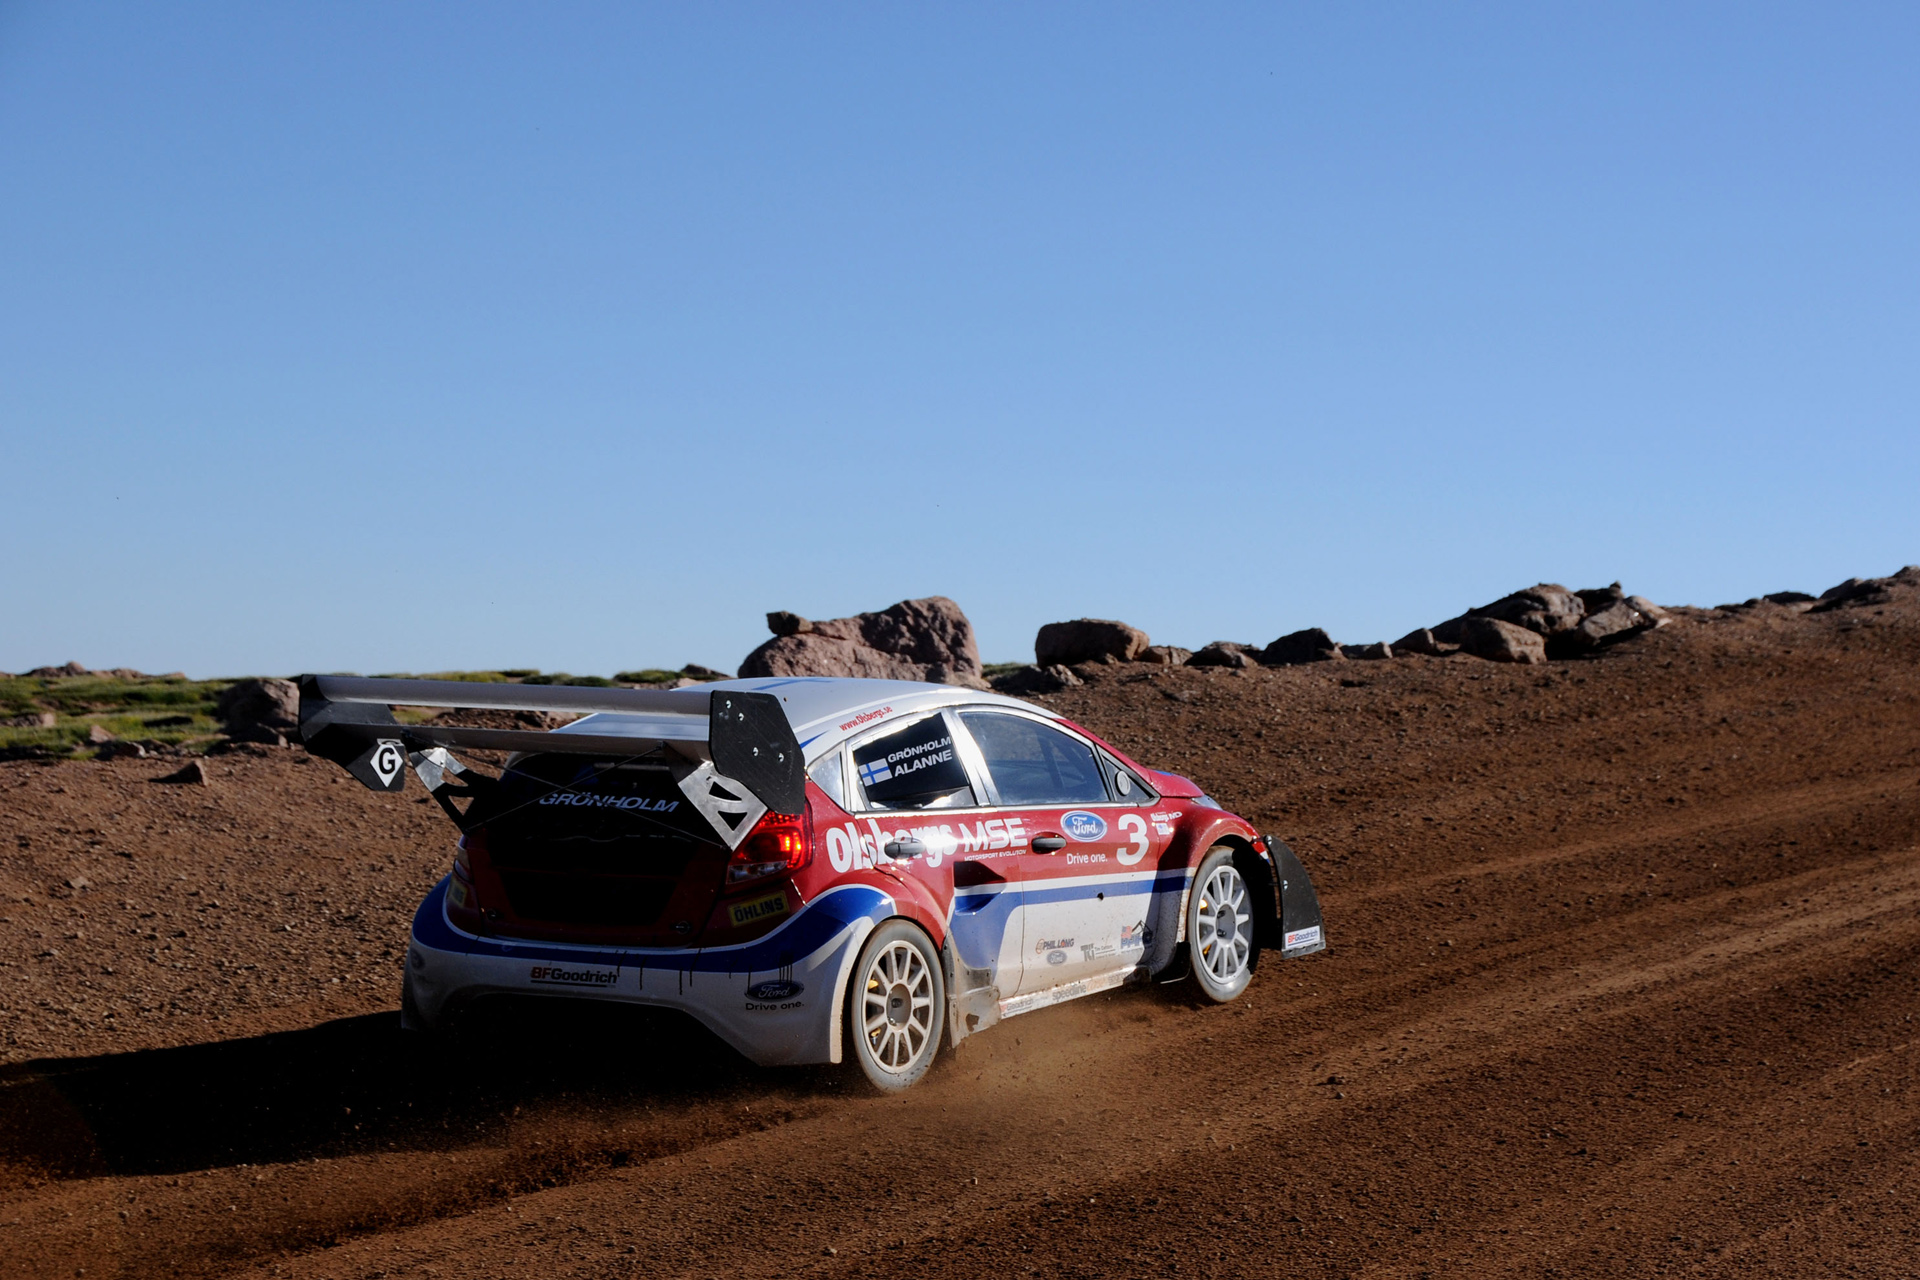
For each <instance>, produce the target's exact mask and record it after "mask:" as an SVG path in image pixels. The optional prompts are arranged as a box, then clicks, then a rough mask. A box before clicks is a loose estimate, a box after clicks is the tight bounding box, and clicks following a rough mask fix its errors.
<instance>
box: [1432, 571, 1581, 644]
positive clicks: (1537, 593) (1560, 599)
mask: <svg viewBox="0 0 1920 1280" xmlns="http://www.w3.org/2000/svg"><path fill="white" fill-rule="evenodd" d="M1586 614H1587V605H1586V601H1585V600H1583V599H1582V598H1581V597H1580V595H1578V594H1577V593H1575V592H1572V591H1569V590H1567V589H1566V588H1565V587H1563V586H1561V585H1560V584H1559V583H1556V582H1543V583H1541V584H1540V585H1538V586H1534V587H1528V588H1527V589H1526V590H1524V591H1516V592H1514V593H1513V594H1512V595H1510V596H1502V597H1500V598H1499V599H1498V600H1495V601H1494V602H1493V603H1492V604H1483V605H1481V606H1480V607H1479V608H1478V609H1469V610H1467V616H1468V617H1469V618H1496V619H1498V620H1499V621H1501V622H1510V623H1512V624H1513V625H1514V626H1517V627H1525V628H1526V629H1527V630H1529V631H1531V632H1533V633H1534V634H1536V635H1542V636H1551V635H1557V634H1559V633H1560V632H1562V631H1571V630H1573V629H1574V628H1575V627H1577V626H1579V625H1580V619H1582V618H1584V617H1585V616H1586ZM1435 634H1436V635H1437V634H1438V631H1437V629H1436V632H1435Z"/></svg>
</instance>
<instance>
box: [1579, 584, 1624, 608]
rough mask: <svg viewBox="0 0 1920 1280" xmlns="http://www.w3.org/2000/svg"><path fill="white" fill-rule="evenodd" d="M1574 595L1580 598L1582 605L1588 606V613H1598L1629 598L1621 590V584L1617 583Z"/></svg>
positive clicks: (1592, 588)
mask: <svg viewBox="0 0 1920 1280" xmlns="http://www.w3.org/2000/svg"><path fill="white" fill-rule="evenodd" d="M1573 594H1575V595H1577V596H1579V597H1580V603H1581V604H1583V605H1585V606H1586V611H1587V612H1588V613H1598V612H1600V611H1601V610H1602V609H1607V608H1611V607H1612V606H1614V605H1616V604H1618V603H1620V602H1621V601H1622V600H1625V599H1626V598H1627V593H1626V592H1625V591H1623V590H1621V589H1620V584H1619V583H1617V582H1616V583H1614V584H1613V585H1612V586H1610V587H1589V588H1588V589H1586V590H1584V591H1576V592H1574V593H1573Z"/></svg>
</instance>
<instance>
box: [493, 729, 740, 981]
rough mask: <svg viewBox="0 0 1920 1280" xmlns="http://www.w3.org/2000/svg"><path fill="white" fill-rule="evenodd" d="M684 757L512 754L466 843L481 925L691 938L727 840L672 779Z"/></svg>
mask: <svg viewBox="0 0 1920 1280" xmlns="http://www.w3.org/2000/svg"><path fill="white" fill-rule="evenodd" d="M687 767H688V766H686V765H684V764H670V763H666V762H659V763H656V762H648V761H642V762H637V763H636V762H621V763H618V764H615V763H609V762H605V761H595V760H594V759H592V758H591V757H588V756H578V755H558V754H554V755H533V756H527V757H525V758H523V759H520V760H516V761H514V762H513V764H512V765H511V766H510V767H509V768H508V769H507V770H506V771H505V772H504V773H503V774H501V776H500V785H499V787H498V789H497V790H495V791H494V792H493V794H492V795H490V796H489V797H488V804H487V813H486V815H485V817H484V819H483V821H482V823H481V825H480V827H479V828H478V830H477V832H476V833H475V834H477V835H478V837H479V838H478V839H469V841H468V846H469V858H470V860H471V862H472V865H473V871H474V882H475V888H476V889H477V890H478V892H479V898H480V905H481V906H482V908H483V909H485V911H486V915H487V927H488V928H489V929H490V930H491V931H492V932H494V933H502V934H512V935H517V936H520V937H529V938H556V939H567V940H572V941H581V942H602V943H612V944H626V945H634V946H649V947H674V946H691V945H693V944H695V943H696V942H698V940H699V937H700V932H701V929H702V928H703V927H704V926H705V923H706V920H707V917H708V916H709V915H710V914H711V913H712V911H713V903H714V899H715V898H716V897H718V896H719V892H720V885H721V881H722V878H723V877H724V876H725V874H726V863H727V858H728V850H727V848H726V846H725V845H723V844H721V843H719V842H718V841H717V840H716V838H715V835H714V831H713V828H712V826H711V825H709V824H708V822H707V820H706V818H705V817H703V816H702V815H701V813H700V812H699V810H697V809H695V808H694V807H693V805H692V804H691V803H690V802H689V801H688V800H687V798H686V796H685V794H683V793H682V792H681V790H680V788H679V786H678V784H677V782H676V771H678V772H685V771H686V769H687ZM496 913H497V914H496Z"/></svg>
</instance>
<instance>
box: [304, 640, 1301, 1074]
mask: <svg viewBox="0 0 1920 1280" xmlns="http://www.w3.org/2000/svg"><path fill="white" fill-rule="evenodd" d="M397 706H406V707H417V706H426V707H461V708H481V709H500V710H536V711H547V712H556V711H557V712H574V713H586V714H585V715H584V716H583V718H581V719H578V720H576V721H574V722H573V723H571V724H568V725H566V726H565V727H563V728H560V729H555V730H551V731H539V730H525V729H486V728H470V727H451V726H440V725H436V724H432V723H428V724H419V725H415V724H401V723H398V722H396V720H395V718H394V716H393V714H392V711H391V708H392V707H397ZM300 718H301V736H302V738H303V739H304V741H305V743H306V745H307V748H308V750H310V751H312V752H314V753H315V754H317V755H321V756H324V757H326V758H328V759H331V760H334V761H335V762H337V763H339V764H342V765H344V766H346V768H347V769H348V771H349V772H351V773H352V774H353V775H354V777H356V778H358V779H359V780H360V781H361V782H362V783H364V784H366V785H367V786H369V787H372V788H374V789H376V790H381V791H399V790H401V789H402V788H403V787H404V786H405V782H406V772H407V767H408V766H409V765H411V767H412V770H413V772H414V773H415V774H416V775H417V776H418V777H419V779H420V781H421V782H422V783H423V784H424V785H425V786H426V788H427V790H428V792H429V793H430V794H431V795H432V796H433V797H434V798H435V799H436V800H437V801H438V802H439V803H440V805H441V807H442V808H444V809H445V810H446V812H447V813H448V814H449V815H450V816H451V817H452V818H453V820H454V822H455V823H456V824H457V825H458V826H459V828H460V831H461V836H460V840H459V849H458V852H457V853H456V854H455V856H454V860H453V867H452V870H451V872H450V873H449V874H448V875H447V876H446V878H445V879H443V880H441V881H440V883H439V884H438V885H436V886H435V887H434V888H433V890H432V891H431V892H430V893H428V895H427V897H426V900H425V901H424V902H422V903H421V904H420V908H419V910H418V912H417V913H416V914H415V916H414V921H413V937H412V942H411V945H410V946H409V947H408V951H407V967H406V980H405V986H404V989H403V992H402V1004H401V1009H402V1022H403V1025H405V1026H406V1027H408V1028H409V1029H414V1030H426V1029H431V1028H434V1027H436V1026H439V1025H441V1024H443V1023H444V1022H446V1021H447V1020H448V1019H450V1018H451V1017H453V1016H454V1015H456V1014H457V1013H458V1012H459V1011H460V1010H461V1009H462V1008H463V1007H465V1006H467V1005H469V1004H471V1003H472V1002H474V1001H476V1000H480V999H483V998H486V997H489V996H497V995H528V994H546V995H563V996H574V997H581V996H584V997H588V998H592V999H599V1000H619V1001H626V1002H629V1003H634V1004H646V1005H658V1006H665V1007H668V1008H672V1009H679V1010H683V1011H685V1012H686V1013H689V1014H691V1015H692V1016H693V1017H695V1018H697V1019H699V1020H700V1021H701V1022H702V1023H704V1024H705V1025H706V1026H707V1027H708V1028H710V1029H711V1030H712V1031H713V1032H714V1033H715V1034H716V1035H718V1036H720V1037H721V1038H722V1039H723V1040H725V1041H727V1042H728V1043H729V1044H731V1045H732V1046H734V1047H735V1048H736V1049H738V1050H739V1051H740V1052H741V1053H743V1054H745V1055H746V1056H747V1057H748V1058H750V1059H752V1060H753V1061H755V1062H757V1063H761V1064H775V1063H823V1062H835V1063H837V1062H842V1061H844V1060H845V1059H846V1058H847V1057H848V1056H851V1057H852V1058H853V1059H854V1060H855V1061H856V1062H858V1063H859V1065H860V1068H861V1070H862V1071H863V1072H864V1073H865V1076H866V1078H867V1079H868V1080H869V1081H871V1082H872V1083H873V1085H875V1086H876V1087H877V1088H879V1089H882V1090H898V1089H904V1088H906V1087H907V1086H909V1085H911V1084H912V1083H913V1082H914V1081H916V1080H918V1079H919V1078H920V1077H921V1076H922V1075H923V1074H925V1072H926V1070H927V1068H928V1066H929V1065H931V1063H932V1062H933V1059H934V1056H935V1055H936V1054H937V1053H938V1052H939V1050H940V1046H941V1044H942V1042H943V1041H944V1042H945V1043H947V1044H949V1045H951V1044H957V1043H958V1042H959V1041H961V1040H963V1039H965V1038H966V1037H967V1036H969V1035H972V1034H973V1033H975V1032H977V1031H982V1030H985V1029H986V1028H987V1027H990V1026H992V1025H993V1024H994V1023H996V1022H999V1021H1000V1020H1002V1019H1003V1018H1010V1017H1013V1016H1015V1015H1016V1014H1022V1013H1028V1012H1031V1011H1032V1010H1035V1009H1041V1008H1045V1007H1047V1006H1048V1005H1053V1004H1058V1003H1060V1002H1062V1001H1065V1000H1071V999H1074V998H1076V997H1079V996H1084V995H1090V994H1092V993H1094V992H1098V991H1106V990H1109V989H1111V988H1114V987H1118V986H1120V985H1122V984H1125V983H1130V982H1144V981H1149V980H1154V979H1158V980H1161V981H1175V980H1183V979H1184V980H1186V981H1188V982H1190V983H1191V986H1192V990H1193V991H1194V992H1195V993H1196V994H1197V995H1198V996H1199V997H1200V998H1202V999H1204V1000H1210V1001H1227V1000H1231V999H1233V998H1234V997H1236V996H1238V995H1239V994H1240V993H1241V992H1242V991H1243V990H1244V989H1245V988H1246V986H1247V983H1248V981H1249V979H1250V978H1251V977H1252V975H1253V971H1254V968H1255V966H1256V964H1257V963H1258V961H1259V958H1260V955H1261V953H1262V952H1263V951H1272V952H1276V953H1278V954H1279V955H1281V956H1300V955H1306V954H1309V953H1311V952H1315V951H1319V950H1322V949H1323V948H1324V947H1325V945H1326V941H1325V937H1324V934H1323V931H1322V925H1321V919H1320V907H1319V902H1318V900H1317V898H1316V896H1315V894H1314V890H1313V886H1312V884H1311V883H1310V882H1309V880H1308V878H1307V875H1306V873H1305V871H1304V870H1302V868H1301V866H1300V864H1299V862H1298V861H1297V860H1296V859H1295V857H1294V855H1293V852H1292V851H1291V850H1290V849H1288V848H1287V846H1286V845H1285V844H1283V843H1281V842H1280V841H1279V840H1276V839H1274V838H1273V837H1271V836H1262V835H1261V834H1260V833H1258V832H1257V831H1255V830H1254V829H1253V827H1252V826H1250V825H1249V824H1248V823H1247V822H1245V821H1244V820H1242V819H1240V818H1237V817H1235V816H1233V815H1232V814H1230V813H1226V812H1224V811H1222V810H1221V809H1220V807H1219V806H1218V805H1217V804H1215V803H1214V801H1212V800H1211V799H1209V798H1208V797H1207V796H1206V795H1204V794H1203V793H1202V792H1201V790H1200V789H1199V788H1198V787H1196V786H1195V785H1194V784H1193V783H1191V782H1189V781H1187V780H1186V779H1185V778H1181V777H1176V776H1175V775H1173V774H1167V773H1158V772H1155V771H1153V770H1151V769H1145V768H1142V767H1140V766H1139V765H1137V764H1135V763H1134V762H1133V761H1132V760H1130V759H1128V758H1127V757H1126V756H1125V755H1124V754H1122V753H1121V752H1119V751H1117V750H1115V749H1114V748H1113V747H1111V746H1109V745H1108V744H1106V743H1104V742H1102V741H1101V740H1100V739H1098V738H1096V737H1094V736H1093V735H1092V734H1090V733H1088V732H1087V731H1086V730H1084V729H1081V728H1080V727H1079V726H1077V725H1075V724H1073V723H1072V722H1070V721H1068V720H1066V719H1063V718H1062V717H1060V716H1058V715H1055V714H1053V713H1052V712H1050V711H1047V710H1044V709H1042V708H1039V707H1034V706H1031V705H1029V704H1027V703H1024V702H1020V701H1018V700H1016V699H1013V698H1008V697H1002V696H999V695H996V694H991V693H982V692H976V691H974V690H970V689H964V688H958V687H955V686H952V685H934V684H916V683H909V682H904V681H887V680H843V679H760V680H728V681H721V682H718V683H714V684H709V685H702V686H698V687H691V688H685V689H675V690H638V689H590V688H576V687H564V686H529V685H482V684H470V683H464V682H452V681H432V680H375V679H360V678H356V677H344V676H306V677H303V678H302V679H301V681H300ZM452 747H464V748H471V749H482V750H503V751H507V752H510V753H512V754H510V755H509V756H508V757H507V763H506V766H505V768H504V770H503V771H502V772H501V774H500V776H498V777H490V776H487V775H486V774H483V773H481V772H479V771H478V770H476V769H473V768H469V767H468V766H466V765H465V764H463V763H461V762H460V761H458V760H457V759H455V758H454V756H453V755H452V753H451V751H450V750H449V748H452Z"/></svg>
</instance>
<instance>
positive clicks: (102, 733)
mask: <svg viewBox="0 0 1920 1280" xmlns="http://www.w3.org/2000/svg"><path fill="white" fill-rule="evenodd" d="M87 741H88V742H91V743H92V744H93V745H94V746H96V747H97V746H100V745H101V744H102V743H107V742H112V741H113V735H112V734H111V733H108V732H107V731H106V729H104V728H103V727H101V726H100V725H97V724H90V725H88V726H87Z"/></svg>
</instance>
